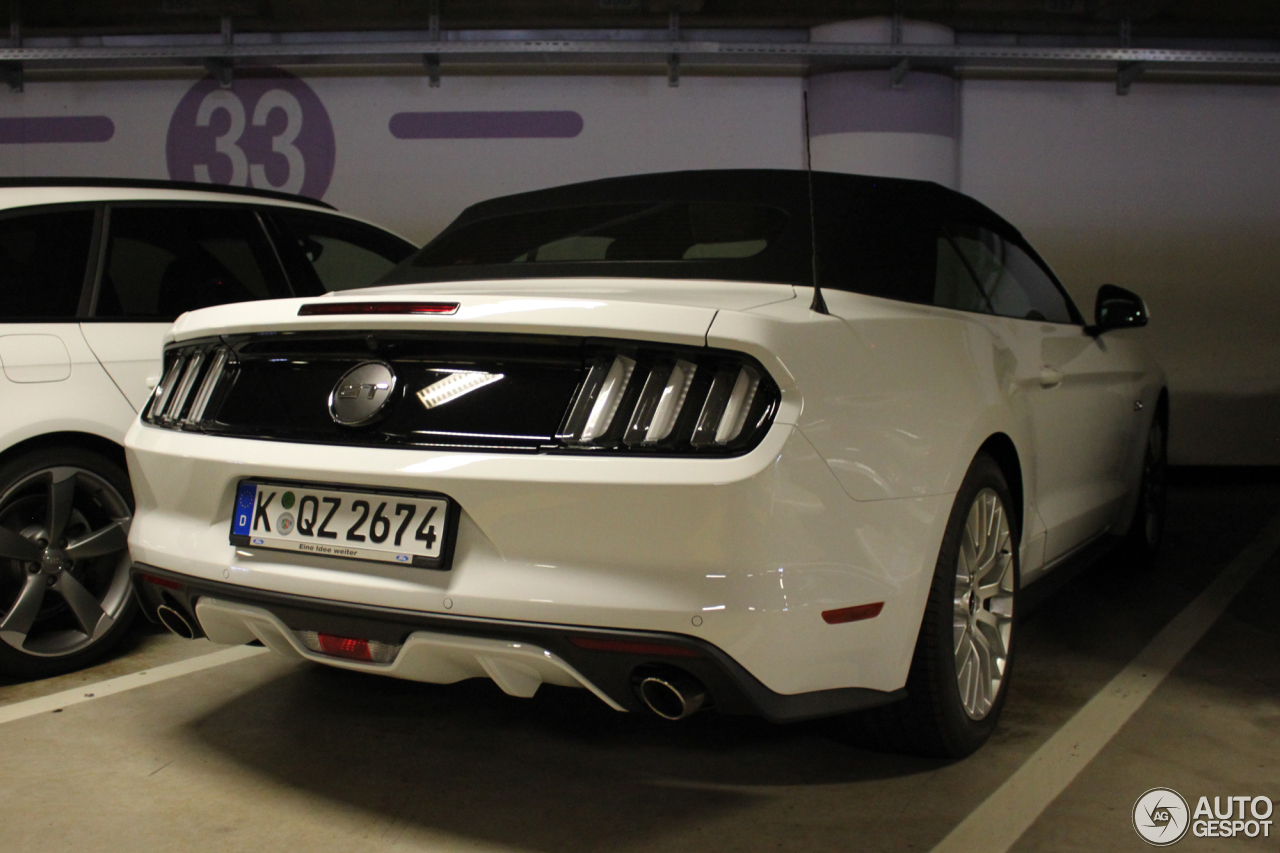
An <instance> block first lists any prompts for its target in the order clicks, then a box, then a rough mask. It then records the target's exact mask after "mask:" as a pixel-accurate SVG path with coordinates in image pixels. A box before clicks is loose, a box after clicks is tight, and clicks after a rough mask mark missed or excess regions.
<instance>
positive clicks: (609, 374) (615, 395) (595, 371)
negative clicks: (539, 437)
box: [556, 355, 636, 444]
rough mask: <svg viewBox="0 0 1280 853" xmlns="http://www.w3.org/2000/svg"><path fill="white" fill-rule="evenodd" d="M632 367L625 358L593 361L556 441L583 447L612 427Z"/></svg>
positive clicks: (622, 356)
mask: <svg viewBox="0 0 1280 853" xmlns="http://www.w3.org/2000/svg"><path fill="white" fill-rule="evenodd" d="M635 366H636V362H635V359H632V358H628V357H627V356H625V355H617V356H614V357H613V358H612V359H607V358H598V359H595V360H594V361H592V363H591V367H590V369H589V370H588V371H587V378H586V380H585V381H583V383H582V386H581V387H580V388H579V389H578V393H577V395H576V396H575V397H574V401H573V403H572V405H570V407H569V414H568V415H567V416H566V417H565V422H564V426H563V427H561V429H560V432H559V433H558V434H557V435H556V438H558V439H560V440H561V441H567V442H569V443H571V444H586V443H589V442H590V441H592V440H593V439H595V438H598V437H599V436H600V435H602V434H603V433H604V432H605V431H606V430H607V429H608V428H609V426H610V424H612V423H613V416H614V415H615V414H617V411H618V406H619V404H620V403H621V402H622V395H623V394H624V393H625V392H626V390H627V384H628V383H629V382H630V381H631V373H632V371H633V370H635Z"/></svg>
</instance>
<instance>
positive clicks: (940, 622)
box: [852, 454, 1020, 759]
mask: <svg viewBox="0 0 1280 853" xmlns="http://www.w3.org/2000/svg"><path fill="white" fill-rule="evenodd" d="M991 493H994V495H995V498H996V499H997V500H998V501H999V504H1000V508H1001V512H1002V513H1003V515H1004V517H1005V519H1006V522H1007V524H1008V529H1009V535H1008V538H1007V541H1006V542H1005V543H1004V544H1003V545H997V546H996V547H997V548H998V549H999V551H998V554H996V555H995V556H994V557H993V559H995V560H997V561H1000V560H1003V559H1005V558H1007V564H1006V563H1003V562H1002V563H1000V565H1001V566H1005V565H1007V566H1008V572H1009V574H1008V575H1007V578H1008V583H1007V586H1008V587H1009V589H1008V597H1007V599H1006V598H1005V597H1004V595H1003V593H1002V594H1001V597H1000V598H999V603H998V605H994V604H993V605H992V606H999V608H1000V610H1001V611H1004V610H1006V609H1007V611H1008V612H1007V614H1005V615H1007V634H1005V635H1004V636H1006V639H1004V647H1005V654H1004V657H1003V667H1002V668H999V667H998V669H999V672H1000V678H999V680H998V687H997V688H996V689H995V692H994V698H993V699H992V700H991V701H990V703H989V705H986V703H973V704H974V705H975V708H974V712H973V713H971V712H970V711H968V710H966V701H967V700H966V699H965V698H962V696H961V689H960V682H959V679H958V676H957V663H956V660H957V652H956V649H957V647H958V645H959V644H960V642H961V641H959V640H958V639H957V637H958V635H957V633H956V630H957V629H956V625H955V622H954V620H955V618H956V613H957V612H959V610H960V608H961V603H960V601H958V600H957V598H956V589H957V572H958V566H959V560H960V556H961V548H962V541H963V540H964V537H965V527H966V524H968V522H969V518H970V512H971V511H972V509H973V507H974V505H975V502H976V501H978V500H979V498H980V497H981V498H982V500H983V501H986V502H988V503H989V502H990V497H989V495H990V494H991ZM1013 506H1014V504H1013V499H1012V497H1011V495H1010V491H1009V486H1008V484H1007V483H1006V481H1005V478H1004V474H1003V473H1002V472H1001V470H1000V466H999V465H997V464H996V462H995V460H993V459H992V458H991V457H989V456H987V455H985V454H979V455H978V456H977V457H976V458H975V459H974V460H973V462H972V464H971V465H970V466H969V471H968V472H967V473H966V474H965V478H964V482H963V483H962V484H961V486H960V490H959V492H957V494H956V499H955V503H954V504H953V505H952V508H951V515H950V517H949V518H948V520H947V530H946V533H945V534H944V536H943V538H942V547H941V548H940V549H939V551H938V561H937V564H936V565H935V567H934V573H933V583H932V585H931V586H930V589H929V598H928V601H927V602H926V604H925V610H924V616H923V618H922V620H921V625H920V634H919V636H918V637H917V639H916V648H915V653H914V655H913V656H912V660H911V669H910V672H909V674H908V676H907V697H906V698H905V699H902V700H900V701H898V702H895V703H893V704H891V705H885V706H883V707H880V708H873V709H870V710H868V711H864V712H861V713H860V714H857V715H855V716H854V717H853V720H852V722H853V724H854V731H855V732H856V733H857V735H858V740H859V741H860V742H862V743H864V744H867V745H878V746H880V747H882V748H887V749H890V750H893V751H895V752H903V753H909V754H913V755H923V756H927V757H932V758H946V759H956V758H963V757H965V756H967V755H970V754H972V753H973V752H974V751H976V750H977V749H978V748H979V747H980V746H982V744H984V743H985V742H986V740H987V738H989V737H990V736H991V733H992V731H994V730H995V727H996V723H997V721H998V720H999V717H1000V711H1001V709H1002V708H1003V707H1004V702H1005V697H1006V696H1007V695H1008V692H1009V678H1010V675H1011V674H1012V669H1013V653H1014V642H1013V637H1014V634H1015V631H1014V630H1013V627H1014V620H1013V616H1014V614H1015V613H1016V612H1017V609H1016V605H1017V590H1018V571H1019V564H1018V547H1017V543H1018V541H1019V534H1020V531H1019V527H1018V519H1017V515H1016V514H1015V513H1013V512H1010V508H1011V507H1013ZM993 571H998V572H1000V573H1001V574H1002V575H1004V574H1005V569H1004V568H996V567H994V566H993ZM969 600H970V599H969V598H967V597H966V598H965V599H964V604H965V606H966V607H968V606H969V605H968V602H969ZM981 607H986V604H985V603H984V604H982V605H981ZM968 612H969V613H970V614H971V615H972V614H973V613H974V608H973V607H970V608H969V611H968ZM988 612H990V611H988ZM971 698H972V697H970V699H971ZM975 713H976V714H978V716H975V715H974V714H975Z"/></svg>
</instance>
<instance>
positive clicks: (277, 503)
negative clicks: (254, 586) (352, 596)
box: [230, 477, 458, 571]
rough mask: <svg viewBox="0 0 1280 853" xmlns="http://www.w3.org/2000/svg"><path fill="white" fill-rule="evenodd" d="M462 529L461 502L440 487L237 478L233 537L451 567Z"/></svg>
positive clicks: (277, 547) (297, 549) (256, 544)
mask: <svg viewBox="0 0 1280 853" xmlns="http://www.w3.org/2000/svg"><path fill="white" fill-rule="evenodd" d="M457 528H458V505H457V503H456V502H455V501H454V500H453V499H452V498H450V497H449V496H448V495H442V494H440V493H438V492H420V491H408V490H402V489H380V488H369V489H365V488H360V487H358V486H334V485H329V484H322V483H306V482H298V481H292V480H273V479H268V478H265V477H245V478H244V479H242V480H240V482H239V483H237V484H236V497H235V505H234V511H233V512H232V515H231V534H230V541H231V544H232V545H235V546H237V547H240V548H264V549H268V550H272V551H290V552H293V553H299V554H313V555H316V556H323V557H337V558H339V559H345V560H365V561H372V562H378V563H390V564H392V565H398V566H413V567H415V568H420V569H436V570H440V571H448V570H449V569H450V568H451V566H452V563H453V545H454V540H455V539H456V538H457ZM379 534H380V537H381V538H380V540H377V539H375V538H374V537H375V536H377V535H379ZM397 542H398V543H399V545H397V544H396V543H397Z"/></svg>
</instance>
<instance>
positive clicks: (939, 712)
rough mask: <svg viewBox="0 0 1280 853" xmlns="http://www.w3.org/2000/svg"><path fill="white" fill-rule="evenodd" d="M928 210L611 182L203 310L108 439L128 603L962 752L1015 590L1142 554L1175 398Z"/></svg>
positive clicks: (883, 196) (260, 630)
mask: <svg viewBox="0 0 1280 853" xmlns="http://www.w3.org/2000/svg"><path fill="white" fill-rule="evenodd" d="M1146 322H1147V310H1146V306H1145V305H1144V304H1143V302H1142V300H1141V299H1140V298H1138V297H1137V296H1136V295H1134V294H1133V293H1130V292H1129V291H1126V290H1123V289H1121V288H1119V287H1115V286H1112V285H1104V286H1103V287H1102V288H1101V289H1100V291H1099V293H1098V301H1097V305H1096V307H1095V311H1094V316H1093V317H1092V318H1091V320H1086V319H1085V318H1084V317H1083V316H1082V315H1081V314H1080V312H1079V310H1078V309H1077V308H1076V307H1075V305H1074V304H1073V303H1072V301H1071V299H1070V298H1069V297H1068V296H1067V294H1066V292H1065V291H1064V290H1063V289H1062V287H1061V285H1060V284H1059V283H1058V281H1057V280H1056V279H1055V277H1054V276H1053V274H1052V272H1050V271H1049V269H1048V267H1047V266H1046V265H1045V264H1044V262H1043V261H1042V260H1041V259H1040V258H1039V256H1038V255H1037V254H1036V253H1035V251H1034V250H1033V249H1032V248H1031V247H1030V246H1029V245H1028V244H1027V243H1026V241H1025V240H1024V239H1023V238H1022V237H1021V236H1020V235H1019V233H1018V231H1017V230H1016V229H1014V228H1013V227H1011V226H1010V225H1009V224H1008V223H1006V222H1005V221H1004V220H1003V219H1001V218H1000V217H999V216H997V215H996V214H994V213H993V212H992V211H990V210H988V209H987V208H986V207H984V206H982V205H981V204H979V203H977V202H975V201H973V200H972V199H969V198H967V197H965V196H963V195H961V194H959V193H956V192H952V191H950V190H946V189H943V188H941V187H939V186H937V185H935V184H928V183H920V182H914V181H904V180H891V179H883V178H867V177H858V176H851V175H837V174H828V173H813V174H807V173H805V172H802V171H795V172H792V171H707V172H683V173H671V174H659V175H642V176H636V177H626V178H614V179H607V180H601V181H593V182H590V183H584V184H577V185H573V186H566V187H559V188H555V189H550V190H543V191H538V192H531V193H524V194H521V195H515V196H510V197H506V198H500V199H496V200H493V201H488V202H484V203H482V204H477V205H475V206H473V207H471V208H469V209H468V210H466V211H465V212H464V213H463V214H462V215H461V216H460V217H459V218H458V220H457V221H456V222H454V223H453V224H452V225H451V226H450V227H449V228H448V229H446V230H445V231H444V232H443V233H442V234H441V235H440V236H439V237H437V238H436V239H435V240H434V241H432V242H431V243H430V244H428V245H427V246H426V247H425V248H423V249H422V250H421V251H419V252H418V253H417V254H416V255H414V256H413V257H411V258H410V259H409V260H407V261H405V262H404V263H403V264H401V265H400V266H399V267H398V268H396V269H395V270H394V271H393V272H392V273H390V274H389V275H388V276H387V277H386V278H384V279H383V282H382V284H381V285H380V286H377V287H373V288H369V289H364V290H359V291H345V292H342V293H337V294H331V295H329V296H325V297H320V298H298V299H279V300H272V301H265V302H258V303H253V304H251V305H238V306H237V305H230V306H221V307H213V308H206V309H202V310H199V311H193V312H191V313H188V314H186V315H184V316H183V317H182V318H180V319H179V321H178V322H177V324H176V325H175V326H174V328H173V331H172V340H171V341H170V342H169V343H168V345H167V347H166V350H165V371H164V376H163V379H162V380H161V382H160V384H159V385H158V386H157V388H156V390H155V394H154V396H153V397H152V398H151V400H150V402H149V404H148V406H147V408H146V410H145V411H144V412H143V414H142V417H141V418H140V420H139V421H138V422H137V423H136V424H135V425H134V427H133V428H132V430H131V431H130V433H129V436H128V440H127V446H128V447H127V450H128V462H129V469H130V473H131V475H132V477H133V482H134V488H135V491H136V498H137V511H136V515H135V518H134V521H133V525H132V529H131V531H130V535H129V545H130V550H131V552H132V554H133V558H134V560H135V567H134V570H133V571H134V581H135V585H136V588H137V590H138V592H139V594H140V597H141V600H142V601H143V602H144V608H145V610H146V612H148V614H149V615H150V616H151V617H152V618H154V619H157V620H159V621H161V622H163V623H164V624H165V625H167V626H169V627H170V628H171V629H172V630H174V631H176V632H178V633H180V634H183V635H186V636H202V635H203V636H207V637H208V638H209V639H211V640H213V641H215V642H219V643H245V642H251V641H254V640H257V641H260V642H262V643H263V644H265V645H266V646H268V647H270V648H271V649H274V650H276V651H278V652H281V653H283V654H287V655H291V656H295V657H299V658H306V659H309V660H313V661H318V662H322V663H326V664H331V665H333V666H340V667H346V668H349V669H357V670H361V671H365V672H374V673H383V674H386V675H390V676H396V677H399V678H408V679H416V680H420V681H430V682H439V683H448V682H454V681H458V680H461V679H465V678H471V677H476V676H485V677H489V678H491V679H492V680H493V681H494V682H496V683H497V685H498V686H499V687H500V688H501V689H502V690H504V691H506V692H507V693H509V694H513V695H517V696H531V695H533V693H534V692H535V691H536V690H537V689H538V687H539V686H540V685H541V684H543V683H544V682H545V683H549V684H557V685H567V686H576V687H583V688H586V689H587V690H590V691H591V692H592V693H594V694H595V695H596V696H598V697H599V698H600V699H601V700H602V701H604V702H606V703H607V704H609V705H610V706H611V707H613V708H615V709H617V710H619V711H637V712H639V711H645V710H648V711H652V712H654V713H656V714H658V715H660V716H663V717H667V718H670V719H678V718H681V717H684V716H687V715H689V714H692V713H694V712H695V711H697V710H699V709H700V708H715V709H717V710H719V711H721V712H724V713H735V714H736V713H754V714H761V715H763V716H764V717H766V718H768V719H770V720H774V721H788V720H799V719H805V718H811V717H818V716H825V715H834V714H844V713H850V712H859V713H860V714H861V715H864V716H866V717H871V718H872V719H873V720H874V721H875V725H876V727H877V729H878V730H879V731H882V732H885V733H887V734H888V735H889V740H890V742H891V743H892V744H893V745H896V746H898V747H900V748H904V749H910V750H912V751H916V752H921V753H926V754H933V755H940V756H962V755H966V754H968V753H970V752H972V751H973V750H975V749H977V748H978V747H979V746H980V745H981V744H982V743H983V741H984V740H985V739H986V738H987V736H988V735H989V734H990V732H991V731H992V729H993V728H994V726H995V724H996V720H997V717H998V715H999V713H1000V709H1001V706H1002V705H1003V702H1004V699H1005V696H1006V695H1007V693H1008V689H1009V679H1010V672H1011V666H1012V663H1013V659H1014V657H1013V656H1014V652H1015V647H1016V636H1017V624H1018V623H1017V616H1018V613H1019V606H1018V603H1019V594H1020V590H1021V589H1023V588H1025V587H1026V585H1027V584H1029V583H1032V582H1034V581H1035V580H1037V579H1038V578H1040V577H1042V576H1043V575H1044V574H1045V573H1047V572H1049V571H1051V570H1053V569H1055V568H1057V567H1059V566H1062V565H1064V564H1066V563H1068V562H1070V561H1072V559H1073V558H1082V556H1084V555H1089V554H1093V553H1096V552H1097V551H1098V550H1099V549H1100V548H1102V547H1105V546H1106V545H1108V544H1111V543H1120V542H1123V543H1126V546H1127V547H1129V548H1131V549H1132V555H1133V559H1135V560H1140V559H1144V558H1146V557H1148V556H1149V555H1150V554H1151V553H1152V552H1153V551H1154V549H1155V547H1156V546H1157V545H1158V543H1159V540H1160V536H1161V525H1162V520H1163V513H1164V467H1165V454H1164V447H1165V441H1164V437H1165V434H1166V430H1167V419H1168V404H1167V398H1166V392H1165V383H1164V377H1163V374H1162V372H1161V371H1160V369H1159V367H1158V366H1157V365H1156V364H1154V363H1153V362H1152V361H1151V359H1149V358H1148V357H1147V356H1146V355H1145V354H1144V352H1143V350H1142V347H1141V346H1140V345H1139V344H1138V342H1137V341H1136V340H1135V338H1134V337H1133V335H1134V334H1137V335H1141V334H1142V333H1141V332H1136V333H1135V332H1129V331H1121V330H1122V329H1123V328H1125V327H1139V326H1143V325H1145V324H1146Z"/></svg>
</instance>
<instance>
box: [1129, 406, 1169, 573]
mask: <svg viewBox="0 0 1280 853" xmlns="http://www.w3.org/2000/svg"><path fill="white" fill-rule="evenodd" d="M1168 431H1169V427H1168V422H1167V418H1166V417H1165V416H1164V410H1163V407H1162V408H1161V409H1160V410H1158V411H1157V412H1156V416H1155V418H1154V419H1153V420H1152V421H1151V428H1150V429H1149V430H1148V431H1147V443H1146V447H1145V449H1144V451H1143V457H1142V481H1141V483H1140V484H1139V486H1138V505H1137V506H1136V507H1135V508H1134V511H1133V521H1132V522H1130V524H1129V530H1128V532H1127V533H1126V534H1125V538H1124V543H1123V544H1122V546H1121V548H1122V551H1123V553H1124V556H1125V557H1126V558H1127V560H1128V561H1129V562H1130V563H1133V564H1136V565H1137V566H1138V567H1139V568H1142V569H1146V568H1150V567H1151V566H1152V565H1153V564H1154V563H1155V561H1156V555H1157V554H1158V553H1159V551H1160V543H1162V542H1163V541H1164V524H1165V517H1166V514H1167V511H1168V510H1167V504H1168V492H1169V489H1168V469H1169V450H1168V448H1169V440H1168Z"/></svg>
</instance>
